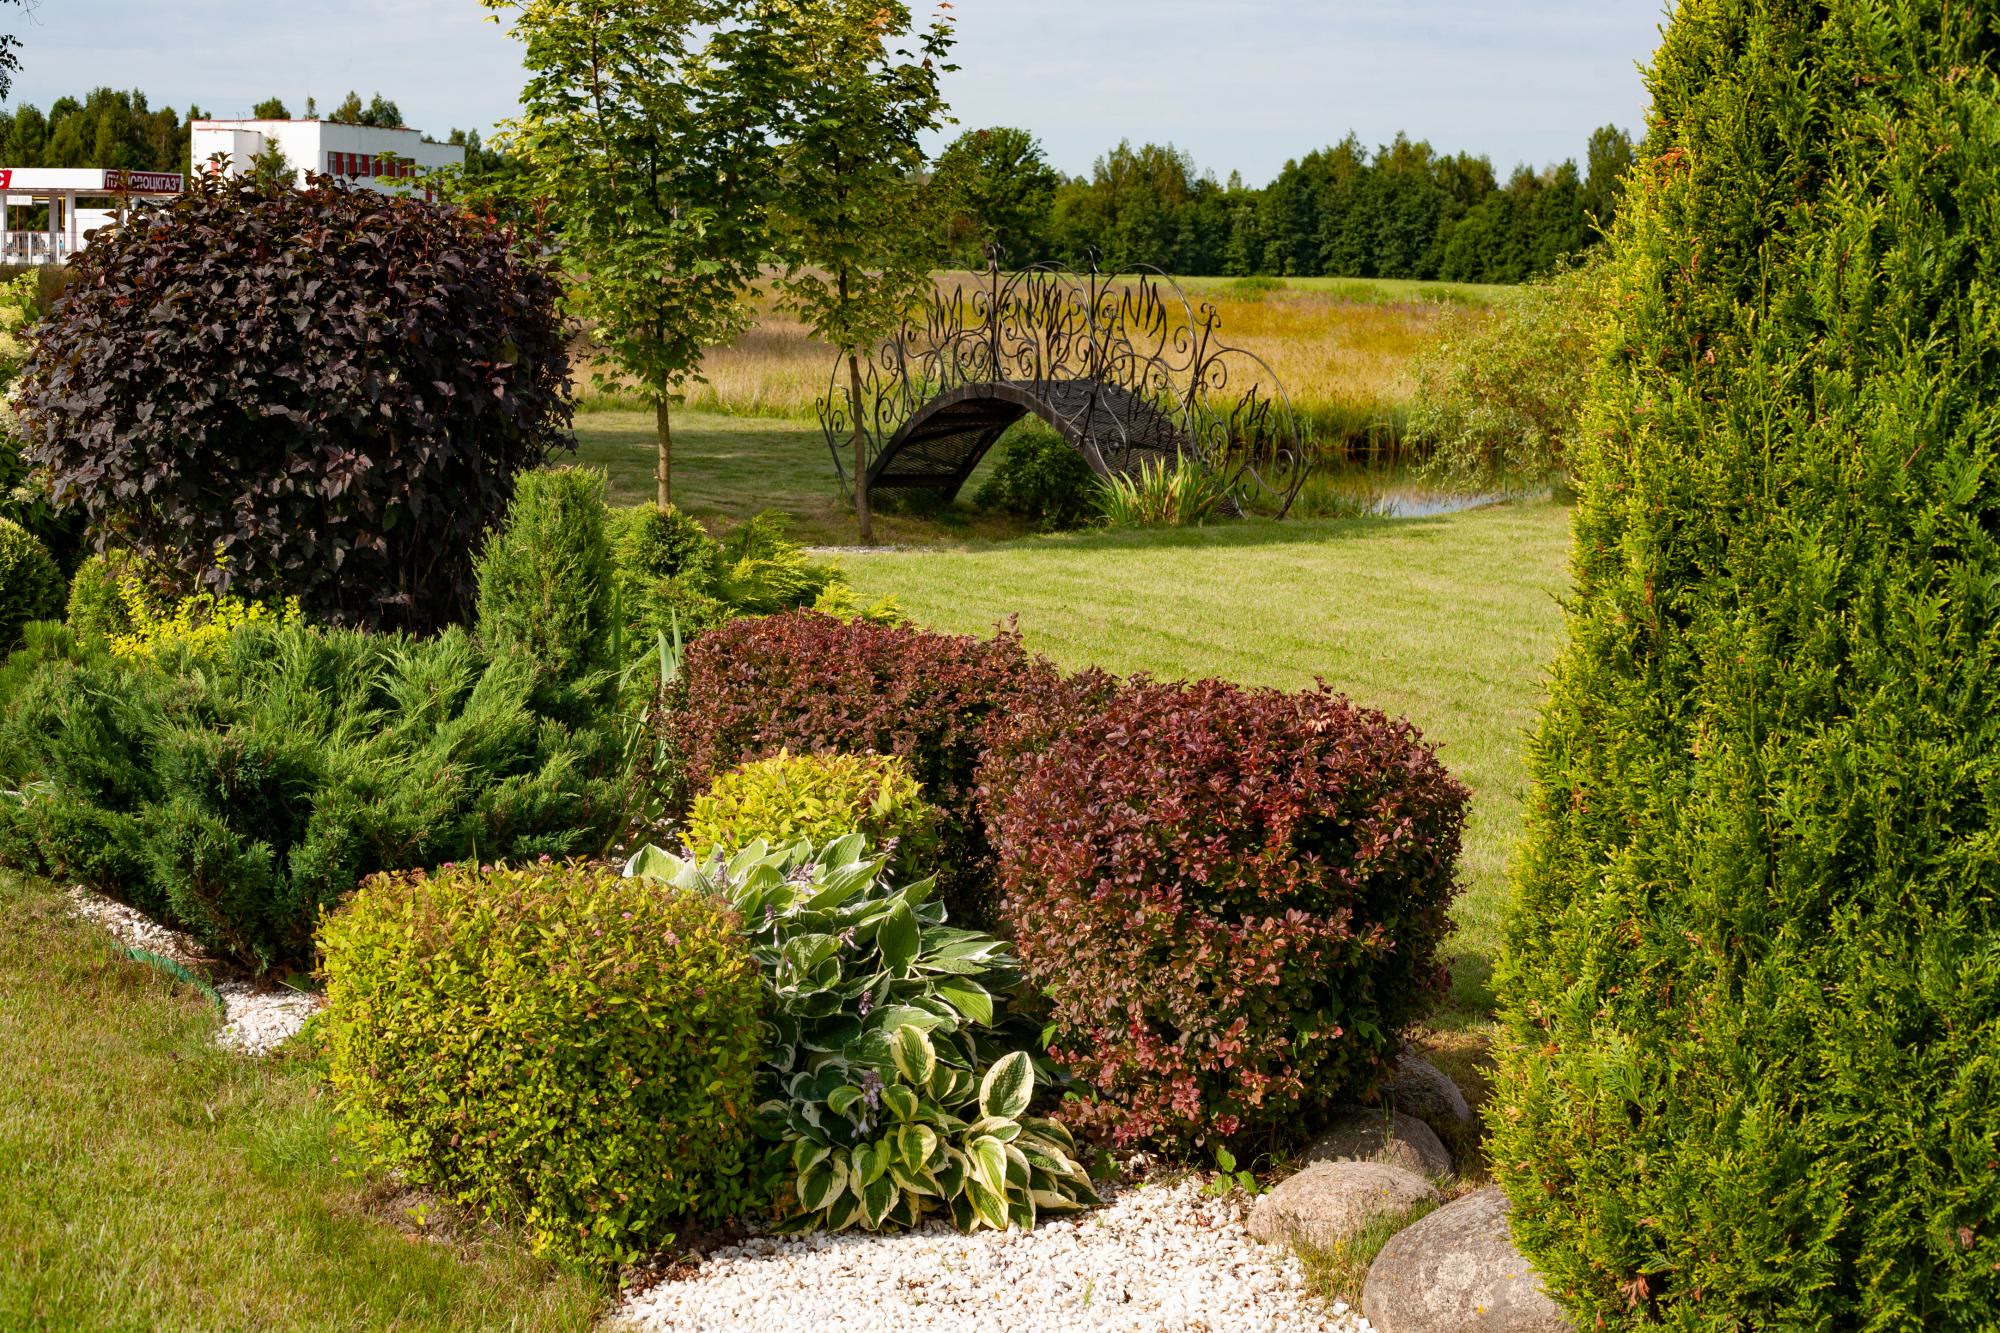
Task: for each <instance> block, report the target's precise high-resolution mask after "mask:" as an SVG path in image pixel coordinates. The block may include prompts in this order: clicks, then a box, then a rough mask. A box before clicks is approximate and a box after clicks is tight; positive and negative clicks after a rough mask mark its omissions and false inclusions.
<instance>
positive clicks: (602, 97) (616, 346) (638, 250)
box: [473, 0, 768, 508]
mask: <svg viewBox="0 0 2000 1333" xmlns="http://www.w3.org/2000/svg"><path fill="white" fill-rule="evenodd" d="M484 3H485V4H486V5H487V7H488V8H490V9H495V10H501V11H505V12H506V13H509V14H511V15H512V19H513V31H514V35H515V36H517V37H519V38H520V39H521V41H522V43H523V44H524V45H525V47H526V52H525V59H526V64H527V68H528V76H529V78H528V85H527V87H526V88H525V89H523V91H522V94H521V114H520V117H519V118H518V119H517V120H516V121H515V122H514V123H513V124H512V126H511V127H510V129H511V134H510V138H509V141H508V144H507V147H508V149H509V151H510V153H511V155H512V158H513V162H514V165H515V168H516V169H515V171H514V173H513V174H512V175H511V176H508V177H505V178H496V179H488V180H485V181H482V182H475V183H473V184H474V185H476V186H477V187H478V188H481V189H488V188H497V187H501V186H504V187H506V188H510V189H516V190H525V191H526V192H527V193H528V194H529V195H531V196H532V197H533V199H534V200H535V202H536V205H537V206H538V207H540V208H542V209H545V210H546V213H547V216H548V219H549V221H550V222H552V223H553V224H554V225H555V227H556V228H557V229H558V230H559V231H560V233H561V238H562V241H561V244H562V249H563V258H564V263H565V267H566V269H567V272H568V276H569V280H570V296H571V305H572V308H573V310H574V312H575V313H576V314H577V315H578V316H580V317H581V319H582V320H583V321H584V323H585V324H586V325H588V326H589V328H590V330H591V333H592V335H593V336H594V337H595V338H596V340H597V342H598V344H599V345H600V346H601V347H602V348H603V350H604V353H605V355H606V356H607V357H608V359H609V364H600V365H599V366H598V368H597V376H598V380H599V383H600V384H609V383H610V382H612V381H613V380H615V379H617V378H619V377H621V376H622V377H624V378H626V379H628V380H630V381H635V382H636V383H637V384H638V386H639V388H640V389H641V391H642V392H643V393H644V394H645V396H646V397H647V398H648V399H649V400H650V401H651V402H652V404H653V409H654V422H655V427H656V431H657V436H658V451H657V457H658V463H657V467H656V470H655V481H656V486H657V493H658V499H659V503H660V505H661V507H663V508H664V507H665V506H667V505H668V504H669V503H671V501H672V497H673V422H672V405H673V403H674V402H675V401H677V400H678V399H679V398H680V396H681V395H682V393H683V392H684V391H685V388H686V386H687V385H688V383H689V382H690V381H694V380H698V379H699V378H700V376H701V363H702V357H703V355H704V354H705V353H706V352H707V351H708V349H709V348H711V347H713V346H715V345H717V344H718V343H724V342H728V341H729V340H730V339H732V338H734V337H735V336H736V335H737V334H738V333H739V332H741V331H742V329H743V327H744V326H745V324H746V323H747V319H748V312H747V306H746V303H745V296H746V294H747V292H748V291H749V289H750V284H751V282H752V281H753V280H754V279H755V278H756V276H757V273H758V265H759V262H760V261H761V260H762V259H763V258H764V257H765V254H766V234H767V232H766V213H765V190H764V174H765V173H763V172H762V171H760V159H761V156H762V153H763V145H764V133H763V128H764V127H763V123H762V122H763V121H764V120H765V119H766V118H767V116H768V107H767V106H766V105H764V104H763V103H762V100H761V99H760V97H759V96H757V95H756V94H757V92H758V90H757V89H755V88H745V87H744V86H742V85H741V84H740V83H739V81H738V79H737V77H736V75H737V73H738V71H736V70H735V69H733V68H731V67H730V65H729V61H728V58H727V57H726V56H725V55H724V54H723V49H724V47H725V46H726V45H728V41H729V39H728V38H727V37H726V36H724V35H719V33H718V29H717V25H719V24H726V23H728V22H730V21H732V20H733V19H735V18H736V17H738V14H737V11H738V10H739V9H741V7H742V6H741V5H739V4H737V3H735V0H643V3H642V2H641V0H484Z"/></svg>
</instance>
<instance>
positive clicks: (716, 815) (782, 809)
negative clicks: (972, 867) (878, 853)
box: [687, 750, 938, 878]
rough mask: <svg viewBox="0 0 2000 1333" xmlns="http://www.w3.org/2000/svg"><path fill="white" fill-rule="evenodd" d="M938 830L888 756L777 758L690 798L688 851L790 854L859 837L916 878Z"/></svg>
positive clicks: (913, 784)
mask: <svg viewBox="0 0 2000 1333" xmlns="http://www.w3.org/2000/svg"><path fill="white" fill-rule="evenodd" d="M937 825H938V812H937V810H936V808H935V807H933V806H931V805H929V804H928V803H926V802H925V800H924V796H923V789H922V788H921V787H919V786H918V785H917V781H916V779H915V778H912V777H911V776H910V772H909V766H908V765H907V764H906V763H904V761H903V760H902V759H900V758H898V757H896V756H894V755H879V754H796V755H795V754H791V753H788V752H787V751H784V750H780V751H779V752H778V753H777V754H775V755H773V756H771V757H770V758H769V759H753V760H751V761H750V762H749V763H747V764H744V765H742V766H741V767H739V768H736V769H733V770H731V771H730V772H728V773H725V774H723V775H722V776H721V777H719V778H717V779H716V780H715V782H714V784H713V785H712V786H710V787H709V789H708V790H707V791H706V792H704V793H703V794H702V795H700V796H698V797H696V798H695V802H694V807H693V809H692V810H690V811H689V813H688V821H687V845H688V847H689V849H690V850H691V851H692V852H693V853H694V855H695V856H696V857H697V858H706V857H708V856H709V855H711V854H712V853H717V852H720V853H721V854H722V855H723V856H725V857H727V856H734V855H735V854H736V853H737V852H740V851H742V850H743V849H744V848H745V847H748V846H750V845H751V844H752V843H754V842H758V841H763V842H766V843H770V844H772V845H775V846H779V847H790V846H792V845H793V844H795V843H798V842H801V841H804V842H811V843H816V844H817V843H828V842H832V841H833V840H834V839H835V838H837V837H840V836H842V835H844V834H846V833H849V832H858V833H860V834H861V835H862V836H864V837H865V838H867V840H868V842H869V844H870V845H871V846H874V847H880V848H884V849H890V848H893V849H894V858H893V859H894V862H895V864H896V865H897V866H898V867H899V868H900V869H902V870H903V871H905V872H914V873H910V874H909V877H910V878H916V877H917V876H918V875H921V874H924V873H927V872H928V871H929V870H930V868H931V862H932V860H933V859H934V857H935V854H936V851H937Z"/></svg>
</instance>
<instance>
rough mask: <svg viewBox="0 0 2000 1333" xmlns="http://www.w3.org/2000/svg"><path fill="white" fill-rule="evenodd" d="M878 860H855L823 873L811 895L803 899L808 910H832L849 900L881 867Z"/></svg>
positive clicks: (867, 884) (873, 879) (866, 885)
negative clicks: (852, 862)
mask: <svg viewBox="0 0 2000 1333" xmlns="http://www.w3.org/2000/svg"><path fill="white" fill-rule="evenodd" d="M881 865H882V863H881V862H880V861H857V862H855V863H854V864H852V865H844V866H841V867H840V868H838V869H836V870H830V871H827V872H826V873H824V874H823V875H822V876H821V877H820V879H819V880H818V882H817V883H816V884H815V885H814V888H813V893H812V896H811V897H809V898H807V899H806V900H805V910H806V911H808V912H833V911H836V910H838V909H839V908H840V907H841V906H842V905H843V904H845V903H847V902H848V901H849V900H851V899H852V898H853V897H854V895H855V894H857V893H860V892H861V891H862V890H863V889H865V888H867V887H868V886H869V885H870V884H872V883H874V881H875V875H876V872H877V871H878V870H880V869H881Z"/></svg>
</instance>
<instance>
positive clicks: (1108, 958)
mask: <svg viewBox="0 0 2000 1333" xmlns="http://www.w3.org/2000/svg"><path fill="white" fill-rule="evenodd" d="M1466 801H1467V792H1466V790H1465V788H1464V787H1463V786H1461V785H1460V784H1459V783H1458V782H1457V780H1456V779H1454V778H1453V777H1452V776H1451V775H1450V774H1449V773H1447V772H1446V771H1445V769H1444V766H1443V765H1442V764H1440V763H1439V762H1438V761H1437V758H1436V756H1435V755H1433V754H1432V753H1431V751H1430V749H1429V748H1428V747H1427V746H1425V745H1423V744H1422V743H1421V742H1420V740H1419V739H1418V737H1417V735H1416V733H1415V731H1414V730H1413V729H1412V728H1411V727H1410V726H1409V724H1408V723H1404V722H1397V721H1393V720H1391V719H1389V718H1387V717H1384V716H1383V715H1382V714H1380V713H1376V712H1372V711H1369V710H1367V709H1362V708H1357V707H1355V706H1354V705H1352V704H1350V703H1348V702H1347V700H1345V699H1343V698H1340V697H1338V696H1335V695H1331V694H1328V693H1326V692H1325V691H1324V690H1323V689H1322V690H1318V691H1310V692H1307V693H1303V694H1280V693H1278V692H1276V691H1273V690H1243V689H1239V688H1237V687H1236V686H1233V685H1229V684H1227V683H1224V682H1221V681H1204V682H1201V683H1198V684H1171V685H1168V684H1156V683H1153V682H1150V681H1146V680H1143V679H1140V680H1135V681H1132V682H1130V683H1128V684H1127V685H1125V686H1124V687H1123V688H1122V689H1120V690H1118V691H1117V692H1116V693H1115V695H1113V696H1112V697H1111V698H1109V699H1108V700H1107V701H1106V702H1105V703H1104V705H1103V706H1102V707H1101V708H1098V709H1096V710H1095V711H1094V712H1092V713H1090V714H1088V715H1084V716H1077V717H1073V718H1072V719H1071V720H1070V722H1069V724H1068V725H1067V726H1066V728H1065V731H1064V733H1063V734H1061V735H1060V736H1057V737H1056V738H1055V739H1053V740H1052V741H1050V742H1049V743H1047V744H1046V745H1045V746H1044V747H1042V748H1041V750H1040V754H1039V756H1038V757H1037V758H1036V759H1034V760H1033V762H1032V764H1031V765H1030V766H1028V767H1027V768H1026V770H1025V771H1024V772H1022V773H1021V774H1020V775H1019V776H1018V777H1017V778H1016V780H1015V781H1013V782H1012V783H1011V785H1010V789H1009V790H1008V791H1007V793H1006V795H1005V796H1004V798H1003V799H1001V800H999V802H998V809H997V810H996V812H995V814H994V819H993V823H992V835H991V836H992V838H993V842H994V845H995V847H996V848H997V849H998V851H999V857H1000V869H1001V883H1002V890H1003V893H1004V897H1003V899H1002V911H1003V913H1004V916H1005V920H1006V923H1007V925H1008V926H1009V927H1011V930H1012V934H1013V937H1014V941H1015V946H1016V948H1017V949H1018V950H1019V952H1020V956H1021V967H1022V970H1023V973H1024V975H1025V976H1026V978H1027V980H1028V982H1029V983H1030V984H1031V985H1032V986H1034V987H1036V988H1037V989H1039V990H1040V991H1042V992H1043V994H1044V995H1045V996H1046V997H1047V998H1048V1001H1049V1004H1050V1005H1051V1008H1052V1012H1051V1015H1050V1029H1049V1031H1050V1040H1049V1053H1050V1055H1051V1056H1052V1057H1053V1058H1054V1059H1055V1060H1057V1061H1058V1062H1060V1063H1062V1064H1064V1065H1066V1066H1067V1067H1068V1068H1069V1069H1070V1070H1071V1071H1072V1072H1073V1073H1074V1074H1075V1075H1076V1076H1077V1077H1078V1078H1079V1079H1080V1080H1082V1081H1083V1083H1085V1084H1086V1085H1088V1092H1087V1093H1085V1094H1083V1095H1080V1096H1079V1097H1078V1098H1076V1099H1074V1100H1070V1101H1066V1102H1065V1103H1064V1106H1063V1111H1062V1114H1063V1115H1064V1117H1065V1118H1066V1119H1068V1120H1069V1121H1070V1123H1072V1124H1074V1125H1076V1126H1077V1127H1079V1128H1080V1129H1083V1130H1086V1131H1088V1132H1091V1133H1094V1134H1098V1135H1101V1136H1104V1137H1106V1138H1108V1139H1110V1140H1111V1141H1112V1142H1113V1143H1115V1144H1119V1145H1132V1144H1139V1143H1152V1144H1157V1145H1161V1146H1164V1147H1170V1148H1174V1149H1181V1150H1185V1149H1188V1148H1191V1147H1194V1146H1196V1145H1201V1144H1214V1143H1219V1142H1223V1141H1240V1142H1242V1143H1245V1144H1251V1145H1256V1146H1261V1145H1264V1144H1269V1143H1271V1142H1273V1141H1279V1140H1292V1139H1296V1138H1297V1137H1298V1136H1299V1135H1301V1134H1302V1133H1305V1132H1307V1131H1309V1130H1310V1129H1311V1127H1312V1124H1313V1121H1314V1118H1315V1117H1316V1116H1318V1115H1320V1114H1322V1113H1324V1112H1325V1111H1327V1110H1329V1109H1330V1108H1332V1107H1333V1106H1334V1105H1335V1104H1337V1103H1339V1102H1342V1101H1345V1100H1350V1099H1353V1098H1355V1097H1358V1096H1361V1095H1362V1094H1365V1093H1366V1092H1367V1091H1369V1089H1370V1088H1371V1086H1372V1085H1373V1084H1374V1083H1375V1082H1376V1081H1377V1080H1378V1079H1379V1078H1380V1076H1381V1075H1382V1073H1383V1071H1384V1069H1385V1068H1386V1062H1387V1060H1388V1058H1389V1057H1391V1056H1392V1055H1393V1054H1394V1052H1395V1050H1396V1046H1397V1041H1398V1039H1399V1034H1400V1033H1401V1031H1402V1030H1403V1028H1404V1027H1405V1026H1406V1025H1408V1024H1409V1023H1411V1022H1413V1021H1414V1020H1416V1019H1418V1018H1420V1017H1422V1016H1423V1014H1424V1012H1425V1010H1426V1008H1427V1006H1428V1004H1429V1002H1430V1001H1431V999H1432V998H1433V995H1434V994H1435V992H1436V991H1437V990H1438V989H1439V988H1440V987H1441V986H1442V984H1443V981H1444V975H1445V973H1444V968H1443V965H1442V963H1441V960H1440V958H1439V953H1438V950H1439V946H1440V945H1441V944H1442V943H1443V941H1444V938H1445V936H1446V935H1447V934H1448V932H1449V931H1450V919H1449V916H1448V908H1449V906H1450V903H1451V899H1452V897H1453V895H1454V893H1455V892H1456V890H1457V878H1456V868H1455V863H1456V860H1457V856H1458V849H1459V837H1460V832H1461V830H1462V829H1463V826H1464V821H1465V806H1466Z"/></svg>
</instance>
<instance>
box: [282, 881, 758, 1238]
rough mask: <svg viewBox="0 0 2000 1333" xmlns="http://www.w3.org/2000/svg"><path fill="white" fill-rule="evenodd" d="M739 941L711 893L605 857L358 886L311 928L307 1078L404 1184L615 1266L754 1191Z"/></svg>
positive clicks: (749, 1012) (749, 1056) (743, 1202)
mask: <svg viewBox="0 0 2000 1333" xmlns="http://www.w3.org/2000/svg"><path fill="white" fill-rule="evenodd" d="M745 946H746V941H745V939H744V937H743V934H742V931H741V929H740V925H739V922H738V920H737V918H736V915H735V914H734V913H733V912H731V911H730V910H729V909H728V908H727V907H726V906H725V905H724V904H723V903H722V902H721V900H719V899H718V898H716V897H714V896H712V895H710V894H706V893H701V892H690V891H687V890H682V889H677V888H671V887H669V886H667V885H664V884H658V883H654V882H652V881H643V880H642V881H634V880H629V879H623V878H621V877H620V876H619V874H618V872H617V871H616V870H614V869H610V868H607V867H601V866H591V865H586V864H583V863H580V862H572V863H569V864H554V865H528V866H517V867H511V868H510V867H508V866H487V867H476V866H471V865H465V866H447V867H445V868H444V869H442V870H440V871H438V872H437V873H435V874H425V873H423V872H421V871H419V872H416V873H413V874H408V875H391V876H378V877H377V878H375V879H372V880H370V881H369V882H368V883H367V885H365V886H364V887H363V888H362V890H361V891H360V892H359V893H356V894H355V895H354V896H353V898H352V899H351V900H350V901H349V902H348V904H347V905H346V906H345V907H344V908H342V909H341V910H340V911H339V912H336V913H334V914H333V915H332V916H330V917H328V918H327V919H326V921H325V923H324V925H323V926H322V927H321V930H320V951H321V958H322V960H323V961H322V963H321V969H322V973H323V975H324V977H325V979H326V1000H327V1006H326V1017H325V1028H324V1034H325V1041H326V1049H327V1053H328V1057H329V1060H328V1077H329V1080H330V1082H331V1083H332V1086H333V1088H334V1090H335V1092H336V1093H337V1094H339V1096H340V1097H341V1099H342V1101H343V1103H344V1104H345V1108H346V1110H347V1112H348V1115H349V1119H350V1121H351V1122H352V1124H353V1125H354V1127H355V1128H356V1129H357V1130H358V1132H359V1137H360V1139H361V1141H362V1143H363V1144H364V1145H365V1146H366V1147H367V1149H368V1150H369V1151H370V1152H371V1154H372V1155H373V1156H374V1157H375V1159H376V1160H377V1161H378V1162H380V1163H381V1164H382V1165H385V1166H389V1167H393V1168H395V1169H396V1170H398V1171H401V1172H402V1173H403V1175H404V1176H405V1178H406V1179H408V1180H409V1181H410V1182H411V1183H412V1184H415V1185H418V1186H420V1187H423V1188H426V1189H433V1190H436V1191H438V1192H439V1193H441V1194H443V1195H445V1196H446V1197H447V1198H450V1199H452V1200H454V1201H457V1202H459V1203H463V1204H468V1205H472V1206H474V1207H477V1208H480V1209H482V1210H484V1211H486V1212H489V1213H493V1214H496V1215H498V1216H502V1217H507V1218H512V1219H518V1220H519V1221H520V1222H521V1223H522V1224H523V1225H524V1227H525V1228H526V1230H527V1233H528V1235H529V1237H530V1239H531V1240H532V1242H533V1244H534V1245H535V1247H536V1248H537V1249H538V1250H540V1251H542V1252H543V1253H547V1254H551V1255H556V1256H562V1257H574V1258H580V1259H583V1260H587V1261H591V1262H594V1263H599V1264H617V1263H623V1262H628V1261H630V1260H632V1259H633V1258H636V1257H637V1256H638V1255H639V1254H641V1253H643V1252H646V1251H650V1250H653V1249H656V1248H659V1247H661V1246H664V1245H667V1244H670V1243H671V1242H672V1240H673V1238H674V1236H673V1229H672V1228H673V1227H674V1225H675V1224H676V1223H677V1222H678V1221H679V1220H680V1219H681V1218H683V1217H693V1218H701V1219H709V1220H719V1219H722V1218H726V1217H730V1216H733V1215H736V1214H738V1213H740V1212H742V1211H744V1210H745V1209H746V1208H747V1207H748V1206H750V1205H751V1204H752V1203H753V1202H754V1199H753V1196H752V1193H751V1180H750V1177H749V1174H748V1172H747V1171H746V1169H745V1168H746V1165H747V1162H746V1159H747V1157H748V1156H749V1155H750V1152H751V1149H752V1148H753V1145H754V1140H753V1138H752V1135H751V1133H750V1116H751V1111H752V1107H753V1097H754V1093H755V1087H754V1084H755V1078H756V1071H757V1061H758V1036H759V1024H758V1018H759V1013H760V1009H761V1005H762V999H763V996H762V986H761V983H760V980H759V977H758V972H757V967H756V965H755V964H754V963H753V962H752V961H751V959H750V956H749V952H748V950H747V948H746V947H745Z"/></svg>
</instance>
